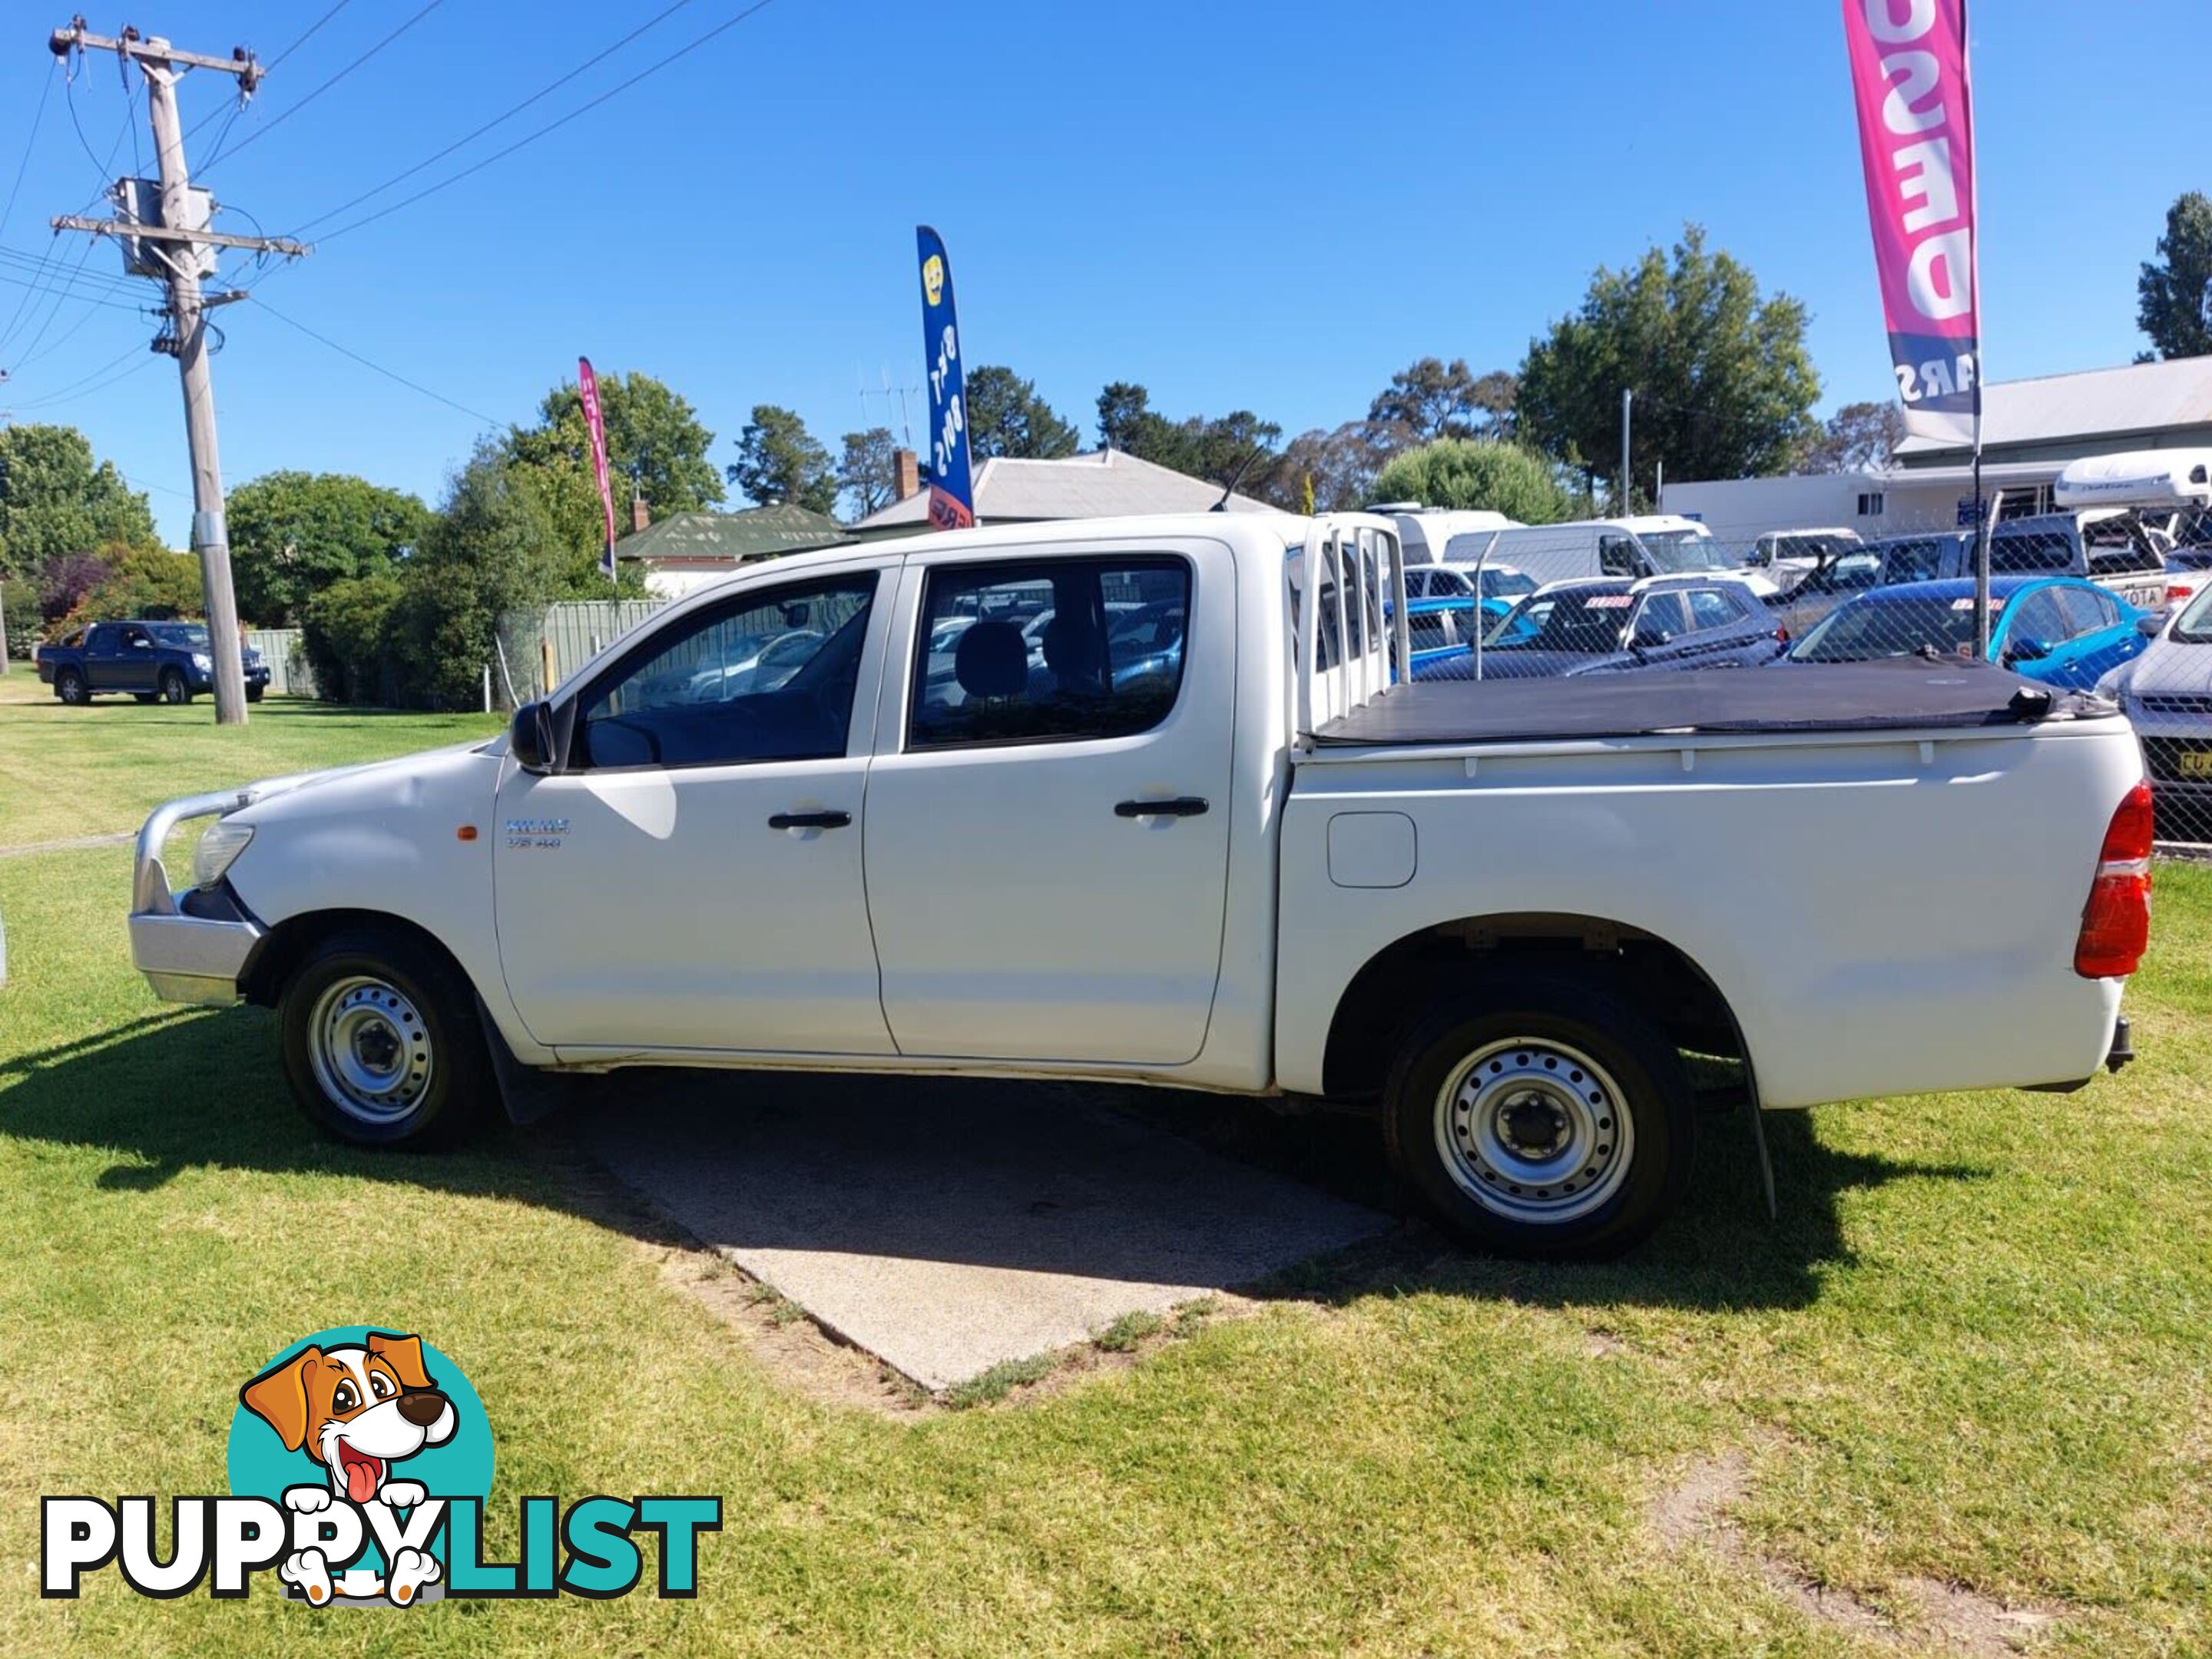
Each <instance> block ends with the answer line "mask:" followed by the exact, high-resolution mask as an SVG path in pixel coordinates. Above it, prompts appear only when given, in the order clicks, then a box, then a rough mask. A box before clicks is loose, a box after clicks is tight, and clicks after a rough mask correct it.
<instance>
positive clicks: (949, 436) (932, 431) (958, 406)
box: [914, 225, 975, 530]
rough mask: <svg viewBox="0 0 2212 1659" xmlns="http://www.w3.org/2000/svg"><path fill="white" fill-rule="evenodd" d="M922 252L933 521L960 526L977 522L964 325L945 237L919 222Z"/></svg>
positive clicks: (943, 526) (941, 527) (938, 525)
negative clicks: (964, 368) (963, 353)
mask: <svg viewBox="0 0 2212 1659" xmlns="http://www.w3.org/2000/svg"><path fill="white" fill-rule="evenodd" d="M914 240H915V247H916V249H917V251H918V252H919V253H920V255H921V351H922V362H923V365H924V366H925V367H926V368H927V369H928V371H929V522H930V523H931V524H932V525H933V526H935V527H936V528H937V529H939V530H959V529H962V528H963V527H964V526H969V525H971V524H974V523H975V487H974V486H973V485H972V484H971V483H969V477H968V395H967V391H966V386H965V382H964V380H963V376H962V374H961V372H960V328H959V324H958V322H957V319H955V317H954V315H953V311H952V266H951V262H950V261H949V260H947V259H946V258H945V239H944V238H943V237H941V236H939V234H937V233H936V232H935V231H933V230H932V229H931V228H929V227H928V226H927V225H917V226H916V227H915V233H914Z"/></svg>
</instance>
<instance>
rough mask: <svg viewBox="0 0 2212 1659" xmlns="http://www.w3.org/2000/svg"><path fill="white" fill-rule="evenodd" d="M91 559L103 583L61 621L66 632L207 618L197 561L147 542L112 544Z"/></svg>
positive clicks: (91, 588)
mask: <svg viewBox="0 0 2212 1659" xmlns="http://www.w3.org/2000/svg"><path fill="white" fill-rule="evenodd" d="M94 558H95V559H97V560H98V561H99V562H100V566H101V567H102V569H101V574H100V580H97V581H95V582H94V583H93V584H92V586H90V587H89V588H88V589H87V590H86V591H85V592H84V595H83V597H82V598H81V599H78V600H77V602H76V610H75V611H73V612H72V613H71V614H70V616H68V617H64V619H63V622H62V626H63V627H64V628H73V627H75V626H76V624H77V623H88V622H99V621H100V620H101V619H103V618H105V617H161V618H166V617H200V616H204V615H205V614H206V611H207V603H206V600H205V599H204V597H203V596H202V593H201V591H200V562H199V559H198V557H197V556H195V555H193V554H191V553H172V552H170V551H169V550H167V548H164V547H155V546H152V545H149V544H147V543H144V542H137V543H132V542H112V543H110V544H108V545H107V546H106V547H103V548H101V549H100V550H99V551H98V552H97V553H95V554H94Z"/></svg>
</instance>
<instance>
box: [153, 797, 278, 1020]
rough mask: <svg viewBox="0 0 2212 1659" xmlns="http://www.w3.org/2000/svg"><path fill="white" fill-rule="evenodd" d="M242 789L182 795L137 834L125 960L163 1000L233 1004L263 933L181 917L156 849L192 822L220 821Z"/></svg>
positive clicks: (246, 924) (249, 926)
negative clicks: (128, 959) (128, 948)
mask: <svg viewBox="0 0 2212 1659" xmlns="http://www.w3.org/2000/svg"><path fill="white" fill-rule="evenodd" d="M248 799H250V796H249V794H248V793H247V792H246V791H243V790H238V789H225V790H222V791H221V792H219V793H215V794H211V795H187V796H185V798H184V799H182V800H173V801H169V802H167V803H166V804H165V805H161V806H157V807H155V809H154V815H153V816H152V817H149V818H148V819H147V820H146V824H145V827H144V828H143V829H141V830H139V832H138V860H137V868H136V869H135V870H134V871H133V872H132V874H131V965H132V966H133V967H135V968H137V970H138V971H139V972H140V973H142V974H143V975H146V982H147V983H148V984H149V985H150V986H152V987H154V994H155V996H157V997H160V998H161V1000H163V1001H165V1002H192V1003H202V1004H208V1005H211V1006H218V1007H220V1006H224V1005H227V1004H229V1003H233V1002H235V1001H237V1000H238V978H239V975H240V973H242V972H243V971H244V970H245V968H246V959H247V958H248V957H251V956H252V954H253V947H254V946H255V945H258V944H259V943H260V942H261V939H262V930H261V929H260V928H259V927H256V926H255V925H254V924H253V923H252V922H251V921H222V920H217V919H215V918H210V917H206V916H188V915H185V914H184V913H183V912H182V911H181V910H179V908H178V903H177V901H178V895H177V894H175V893H173V892H171V891H170V890H169V872H168V869H167V866H165V865H164V864H163V863H162V861H161V850H162V848H163V846H164V844H165V843H166V842H167V841H168V839H169V836H170V835H171V833H172V832H173V831H174V830H175V829H176V827H177V826H178V825H179V824H180V823H188V822H190V821H191V819H193V818H209V817H221V816H222V814H223V813H225V812H229V811H235V810H236V809H237V808H239V807H240V806H243V805H246V802H247V800H248Z"/></svg>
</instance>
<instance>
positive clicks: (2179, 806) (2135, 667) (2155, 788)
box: [2098, 587, 2212, 842]
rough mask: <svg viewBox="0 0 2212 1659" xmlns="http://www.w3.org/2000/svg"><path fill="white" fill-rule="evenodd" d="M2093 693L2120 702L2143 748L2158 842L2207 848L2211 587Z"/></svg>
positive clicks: (2211, 762) (2211, 811)
mask: <svg viewBox="0 0 2212 1659" xmlns="http://www.w3.org/2000/svg"><path fill="white" fill-rule="evenodd" d="M2154 620H2155V619H2146V621H2147V623H2148V622H2150V621H2154ZM2098 689H2099V690H2101V691H2107V692H2110V693H2111V694H2112V696H2116V697H2118V699H2119V702H2120V708H2121V709H2122V711H2123V712H2124V714H2126V715H2127V717H2128V721H2129V723H2130V725H2132V726H2134V727H2135V729H2136V737H2137V738H2140V739H2141V740H2142V747H2143V759H2144V761H2145V762H2146V763H2147V764H2148V768H2149V770H2150V788H2151V797H2152V800H2153V803H2154V806H2155V808H2156V810H2157V813H2158V836H2159V839H2160V840H2161V841H2172V842H2212V587H2207V588H2203V589H2201V590H2199V591H2198V592H2197V596H2196V597H2195V598H2194V599H2191V600H2190V602H2189V603H2188V605H2185V606H2184V607H2183V608H2182V610H2181V611H2180V612H2179V614H2178V615H2176V616H2174V617H2172V619H2171V620H2169V621H2166V623H2164V625H2163V627H2162V628H2161V629H2160V632H2159V635H2158V636H2157V637H2156V638H2155V639H2154V640H2153V641H2151V643H2150V648H2149V649H2148V650H2147V651H2145V652H2144V653H2142V655H2141V656H2140V657H2137V658H2136V659H2134V660H2133V661H2131V662H2128V663H2124V664H2123V665H2121V666H2120V667H2118V668H2116V669H2114V670H2113V671H2112V673H2111V674H2109V675H2107V676H2106V678H2104V679H2103V680H2102V681H2100V683H2099V685H2098Z"/></svg>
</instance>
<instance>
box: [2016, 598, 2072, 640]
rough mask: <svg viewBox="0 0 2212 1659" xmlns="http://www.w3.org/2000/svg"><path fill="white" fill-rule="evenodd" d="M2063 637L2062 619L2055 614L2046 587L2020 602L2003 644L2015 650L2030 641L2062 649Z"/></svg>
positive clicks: (2057, 613)
mask: <svg viewBox="0 0 2212 1659" xmlns="http://www.w3.org/2000/svg"><path fill="white" fill-rule="evenodd" d="M2067 637H2068V635H2067V629H2066V619H2065V617H2063V616H2062V615H2060V614H2059V610H2058V599H2057V595H2055V594H2054V593H2053V592H2051V590H2050V589H2049V588H2047V587H2046V588H2045V589H2044V590H2043V591H2042V592H2039V593H2031V594H2029V595H2028V596H2027V599H2023V600H2021V605H2020V610H2019V611H2018V612H2017V613H2015V616H2014V617H2013V622H2012V626H2011V627H2010V628H2009V629H2007V630H2006V632H2005V643H2006V644H2007V645H2008V646H2009V647H2015V648H2017V647H2019V646H2021V644H2023V643H2025V642H2026V641H2029V640H2034V641H2038V642H2039V643H2040V644H2042V645H2044V646H2046V647H2048V646H2054V645H2063V644H2064V643H2065V641H2066V639H2067Z"/></svg>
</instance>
